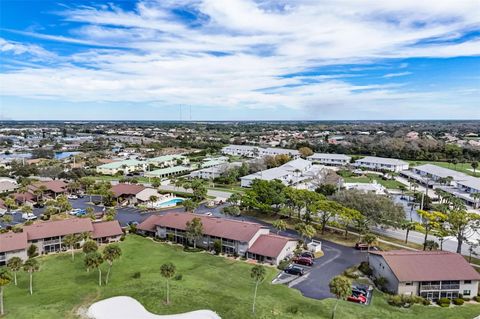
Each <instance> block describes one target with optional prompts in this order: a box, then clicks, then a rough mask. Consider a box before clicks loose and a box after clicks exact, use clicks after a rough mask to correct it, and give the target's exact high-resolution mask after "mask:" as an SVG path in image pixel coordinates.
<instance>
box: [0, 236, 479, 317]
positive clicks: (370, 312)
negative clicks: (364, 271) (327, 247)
mask: <svg viewBox="0 0 480 319" xmlns="http://www.w3.org/2000/svg"><path fill="white" fill-rule="evenodd" d="M120 245H121V247H122V250H123V256H122V257H121V259H120V260H119V261H117V262H116V263H115V264H114V266H113V271H112V277H111V280H110V283H109V285H108V286H102V287H99V286H98V285H97V280H98V273H97V271H90V272H89V273H87V272H86V271H85V268H84V267H83V254H82V253H77V254H76V258H75V261H74V262H72V261H71V259H70V254H68V253H67V254H55V255H50V256H46V257H41V258H39V261H40V265H41V270H40V272H38V273H35V274H34V294H33V296H30V295H28V293H27V287H28V277H27V275H26V274H25V273H20V274H19V285H18V287H15V286H13V285H10V286H8V287H7V288H6V289H5V301H6V303H5V306H6V311H7V315H6V317H5V318H16V319H17V318H18V319H23V318H28V319H47V318H48V319H54V318H77V316H76V314H77V311H78V309H79V308H83V307H88V306H89V305H90V304H91V303H93V302H95V301H97V300H101V299H104V298H108V297H112V296H118V295H128V296H132V297H133V298H136V299H137V300H139V301H140V302H141V303H142V304H143V305H144V306H145V307H146V308H147V309H148V310H149V311H151V312H154V313H157V314H172V313H179V312H185V311H191V310H197V309H211V310H214V311H216V312H217V313H218V314H219V315H220V316H221V317H222V318H224V319H246V318H311V319H313V318H316V319H318V318H330V315H331V309H332V306H333V304H334V300H333V299H327V300H322V301H319V300H314V299H309V298H305V297H303V296H301V294H300V293H299V292H298V291H297V290H294V289H290V288H288V287H286V286H283V285H271V284H270V281H271V279H272V278H273V277H274V276H275V274H276V273H277V271H276V270H275V269H273V268H270V267H269V268H268V269H267V279H266V280H265V281H264V282H263V283H262V284H261V285H260V287H259V295H258V300H257V314H256V316H252V314H251V301H252V294H253V288H254V284H253V281H252V280H251V278H250V269H251V268H252V265H250V264H247V263H245V262H242V261H234V260H229V259H226V258H223V257H219V256H211V255H209V254H207V253H203V252H201V253H187V252H184V251H183V249H182V248H181V247H178V246H170V245H168V244H163V243H156V242H153V241H152V240H150V239H147V238H143V237H139V236H134V235H132V236H127V238H126V240H125V241H124V242H122V243H121V244H120ZM168 261H171V262H173V263H174V264H175V265H176V267H177V270H178V273H180V274H182V275H183V278H182V279H181V280H178V281H175V280H174V281H172V284H171V286H172V290H171V298H172V303H171V304H170V305H165V304H164V303H163V300H164V296H165V289H164V287H165V281H164V280H163V278H162V277H161V275H160V271H159V268H160V265H161V264H162V263H165V262H168ZM102 267H103V270H104V271H106V265H103V266H102ZM137 271H138V272H140V273H141V277H140V278H138V279H135V278H133V274H134V273H135V272H137ZM290 306H298V313H297V314H292V313H289V312H288V311H287V309H288V308H289V307H290ZM478 313H480V305H464V306H461V307H456V308H453V309H443V308H439V307H424V306H413V307H412V308H410V309H399V308H394V307H391V306H389V305H388V304H387V303H386V300H385V298H384V296H383V295H382V294H381V293H375V297H374V298H373V304H372V305H370V306H366V307H365V306H360V305H357V304H353V303H349V302H343V301H342V302H341V303H340V304H339V307H338V310H337V318H344V319H353V318H382V319H388V318H405V319H418V318H422V319H423V318H425V319H436V318H445V319H453V318H473V317H474V316H475V315H478Z"/></svg>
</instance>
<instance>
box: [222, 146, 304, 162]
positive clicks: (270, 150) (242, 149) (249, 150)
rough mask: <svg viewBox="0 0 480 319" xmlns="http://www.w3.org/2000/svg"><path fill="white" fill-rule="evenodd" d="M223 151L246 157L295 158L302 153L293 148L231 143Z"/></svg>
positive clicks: (227, 153) (226, 153)
mask: <svg viewBox="0 0 480 319" xmlns="http://www.w3.org/2000/svg"><path fill="white" fill-rule="evenodd" d="M222 153H223V154H225V155H232V156H244V157H265V156H275V155H289V156H290V157H292V158H293V159H297V158H299V157H300V153H299V152H298V151H297V150H291V149H286V148H276V147H267V148H263V147H258V146H250V145H229V146H225V147H224V148H222Z"/></svg>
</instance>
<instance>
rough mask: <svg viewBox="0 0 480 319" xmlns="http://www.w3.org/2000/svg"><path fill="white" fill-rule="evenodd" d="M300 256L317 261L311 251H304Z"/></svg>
mask: <svg viewBox="0 0 480 319" xmlns="http://www.w3.org/2000/svg"><path fill="white" fill-rule="evenodd" d="M300 256H301V257H307V258H311V259H315V255H314V254H313V253H312V252H311V251H304V252H303V253H301V254H300Z"/></svg>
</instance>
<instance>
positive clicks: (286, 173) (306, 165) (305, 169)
mask: <svg viewBox="0 0 480 319" xmlns="http://www.w3.org/2000/svg"><path fill="white" fill-rule="evenodd" d="M321 168H322V167H319V166H316V165H313V164H312V162H310V161H307V160H304V159H301V158H299V159H296V160H293V161H290V162H287V163H285V164H283V165H282V166H279V167H275V168H270V169H267V170H264V171H260V172H257V173H254V174H250V175H247V176H243V177H241V178H240V185H241V186H242V187H250V184H251V183H252V182H253V181H254V180H255V179H261V180H266V181H271V180H275V179H278V180H280V181H281V182H282V183H284V184H285V185H290V186H293V185H296V184H298V183H300V182H303V181H305V180H307V179H310V178H312V177H313V175H315V173H316V171H317V170H318V169H321Z"/></svg>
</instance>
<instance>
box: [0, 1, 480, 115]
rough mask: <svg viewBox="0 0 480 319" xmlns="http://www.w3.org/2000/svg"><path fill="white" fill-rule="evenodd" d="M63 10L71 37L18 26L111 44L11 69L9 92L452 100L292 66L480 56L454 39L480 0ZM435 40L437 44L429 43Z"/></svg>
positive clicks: (217, 100)
mask: <svg viewBox="0 0 480 319" xmlns="http://www.w3.org/2000/svg"><path fill="white" fill-rule="evenodd" d="M178 4H181V5H182V6H185V7H187V8H188V9H189V10H192V11H194V12H196V13H197V14H198V15H199V16H201V18H200V20H199V21H195V27H191V26H190V25H189V23H188V22H186V21H184V20H182V19H180V18H179V17H178V16H175V15H174V14H172V12H171V10H170V9H171V8H172V7H177V6H178ZM60 14H61V16H62V17H63V18H64V19H65V20H67V21H73V22H76V23H81V24H83V25H82V26H81V27H78V28H76V29H73V30H70V33H71V37H67V36H58V35H46V34H39V33H34V32H23V31H21V32H20V33H21V34H23V35H26V36H31V37H38V38H42V39H47V40H51V41H59V42H67V43H72V44H80V45H88V46H92V47H103V48H90V49H88V50H86V51H82V52H79V53H75V54H72V55H70V56H67V57H62V58H58V59H59V64H58V65H57V66H52V67H43V68H41V69H39V68H29V67H25V68H17V69H15V70H13V71H8V72H4V73H2V74H0V81H1V82H2V93H3V94H4V95H9V96H22V97H34V98H49V99H62V100H67V101H87V102H88V101H109V102H122V101H135V102H138V101H139V102H150V103H153V104H155V105H178V104H182V105H193V106H212V107H213V106H214V107H230V108H241V107H246V108H265V107H286V108H291V109H301V108H305V107H307V108H308V107H312V106H315V105H317V106H318V105H326V106H332V105H336V106H341V107H347V106H351V105H357V106H362V107H381V105H382V103H388V105H391V106H399V107H402V106H405V105H411V104H412V103H415V104H417V105H418V103H419V101H422V102H424V103H425V105H434V104H435V103H436V102H437V101H442V100H447V99H445V96H444V94H445V92H441V93H437V92H425V93H419V92H409V91H406V89H405V88H401V87H395V86H385V85H366V86H355V85H352V84H349V83H348V81H347V79H348V75H333V76H332V75H329V76H322V75H316V76H312V77H307V76H298V77H285V76H284V75H285V74H290V73H298V72H303V71H305V70H307V69H309V68H315V67H319V66H329V65H341V64H349V63H372V62H375V61H378V60H384V59H388V58H408V57H442V58H443V57H456V56H476V55H479V54H480V41H479V40H478V39H471V40H469V41H465V42H456V43H454V42H451V41H452V40H455V39H457V40H458V39H459V38H460V37H461V36H462V35H463V34H465V33H466V32H468V31H470V30H473V29H475V28H479V27H480V23H479V21H480V10H478V2H476V1H462V2H454V1H448V0H447V1H438V0H428V1H427V0H425V1H418V0H415V1H413V0H404V1H374V0H372V1H365V2H362V4H361V5H359V4H358V1H353V0H351V1H347V0H339V1H333V2H332V1H319V0H304V1H296V2H286V5H284V6H281V5H279V2H278V1H271V2H269V1H263V2H262V3H261V4H258V3H255V2H253V1H247V0H223V1H217V0H203V1H201V0H192V1H142V2H139V3H138V4H137V6H136V10H135V11H130V12H126V11H124V10H122V9H120V8H118V7H114V6H112V5H109V6H107V5H103V6H101V7H88V6H81V7H78V8H73V9H65V11H63V12H61V13H60ZM430 39H435V42H431V43H430V44H422V43H427V41H426V40H430ZM3 41H5V40H3ZM0 45H1V50H9V51H11V52H14V53H15V52H22V53H23V52H27V51H29V52H34V51H37V54H36V55H37V56H41V55H42V54H41V53H42V52H43V51H42V50H43V49H41V48H40V47H38V46H32V45H24V44H19V43H14V44H12V43H6V44H3V43H2V42H0ZM4 47H5V49H4ZM105 48H109V49H105ZM44 52H47V51H44ZM212 52H217V53H223V54H216V55H214V54H212ZM400 68H402V69H407V68H408V64H406V63H404V64H402V65H400ZM408 74H411V73H410V72H408V71H405V72H397V73H388V74H385V75H384V76H383V77H384V78H392V77H398V76H405V75H408ZM342 79H343V80H342ZM307 80H310V81H307ZM440 104H441V103H440Z"/></svg>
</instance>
